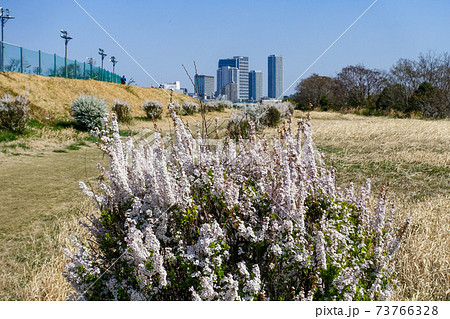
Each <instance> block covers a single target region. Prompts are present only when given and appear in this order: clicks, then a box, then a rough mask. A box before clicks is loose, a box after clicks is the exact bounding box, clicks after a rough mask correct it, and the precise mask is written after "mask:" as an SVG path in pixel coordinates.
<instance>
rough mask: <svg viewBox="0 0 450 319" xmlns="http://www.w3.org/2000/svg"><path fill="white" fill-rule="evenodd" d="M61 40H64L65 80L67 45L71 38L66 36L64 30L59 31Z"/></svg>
mask: <svg viewBox="0 0 450 319" xmlns="http://www.w3.org/2000/svg"><path fill="white" fill-rule="evenodd" d="M60 36H61V38H63V39H64V42H65V50H64V65H65V69H66V71H65V77H66V78H67V44H68V43H69V41H70V40H72V38H71V37H69V35H68V34H67V31H65V30H61V34H60Z"/></svg>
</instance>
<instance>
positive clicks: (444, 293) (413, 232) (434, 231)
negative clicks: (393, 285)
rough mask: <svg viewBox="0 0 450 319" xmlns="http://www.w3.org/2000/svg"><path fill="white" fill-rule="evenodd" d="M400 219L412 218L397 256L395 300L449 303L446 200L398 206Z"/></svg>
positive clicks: (449, 216) (449, 244)
mask: <svg viewBox="0 0 450 319" xmlns="http://www.w3.org/2000/svg"><path fill="white" fill-rule="evenodd" d="M399 214H400V215H401V217H405V216H407V215H410V216H412V224H411V227H410V228H409V230H408V233H407V237H406V241H405V242H404V243H403V245H402V246H401V249H400V251H399V252H398V254H397V260H396V261H397V268H398V272H399V277H398V280H399V285H398V289H397V290H396V296H395V298H396V299H397V300H450V249H449V247H450V198H449V197H448V196H447V197H433V198H429V199H426V200H424V201H420V202H417V203H409V202H407V201H403V202H401V203H400V207H399Z"/></svg>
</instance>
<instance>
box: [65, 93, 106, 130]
mask: <svg viewBox="0 0 450 319" xmlns="http://www.w3.org/2000/svg"><path fill="white" fill-rule="evenodd" d="M107 108H108V103H107V102H106V101H105V100H103V99H100V98H98V97H95V96H90V95H80V96H79V97H78V98H76V99H75V100H73V101H72V115H73V117H74V118H75V120H76V121H77V123H78V125H79V126H80V127H81V128H82V129H87V130H93V129H95V128H99V127H101V126H102V119H103V117H104V116H105V114H106V112H107Z"/></svg>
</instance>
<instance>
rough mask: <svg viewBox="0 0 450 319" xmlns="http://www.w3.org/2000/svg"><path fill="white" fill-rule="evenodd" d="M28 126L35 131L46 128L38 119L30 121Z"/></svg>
mask: <svg viewBox="0 0 450 319" xmlns="http://www.w3.org/2000/svg"><path fill="white" fill-rule="evenodd" d="M27 125H28V127H29V128H34V129H38V130H40V129H42V128H44V127H45V124H44V123H42V122H40V121H39V120H37V119H31V120H30V121H28V123H27Z"/></svg>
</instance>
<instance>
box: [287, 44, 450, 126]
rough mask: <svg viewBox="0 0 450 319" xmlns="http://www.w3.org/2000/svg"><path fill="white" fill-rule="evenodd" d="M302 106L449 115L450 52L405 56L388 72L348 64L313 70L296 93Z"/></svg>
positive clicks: (295, 98) (295, 96)
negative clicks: (325, 71)
mask: <svg viewBox="0 0 450 319" xmlns="http://www.w3.org/2000/svg"><path fill="white" fill-rule="evenodd" d="M293 99H294V101H295V102H296V103H297V105H298V108H299V109H302V110H309V109H312V108H314V109H319V110H324V111H326V110H335V111H355V112H357V113H359V114H364V115H393V116H401V117H404V116H412V115H415V116H423V117H431V118H444V117H449V116H450V55H449V54H448V53H443V54H435V53H431V52H429V53H427V54H420V55H419V57H418V58H417V59H416V60H412V59H400V60H399V61H398V62H397V63H396V64H394V65H393V66H392V67H391V69H390V70H389V71H383V70H378V69H368V68H366V67H364V65H361V64H358V65H350V66H347V67H344V68H343V69H342V70H341V71H340V72H339V73H338V74H337V75H336V76H335V77H329V76H322V75H318V74H313V75H311V76H310V77H308V78H306V79H304V80H302V81H301V82H300V83H299V84H298V85H297V88H296V93H295V94H294V96H293Z"/></svg>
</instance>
